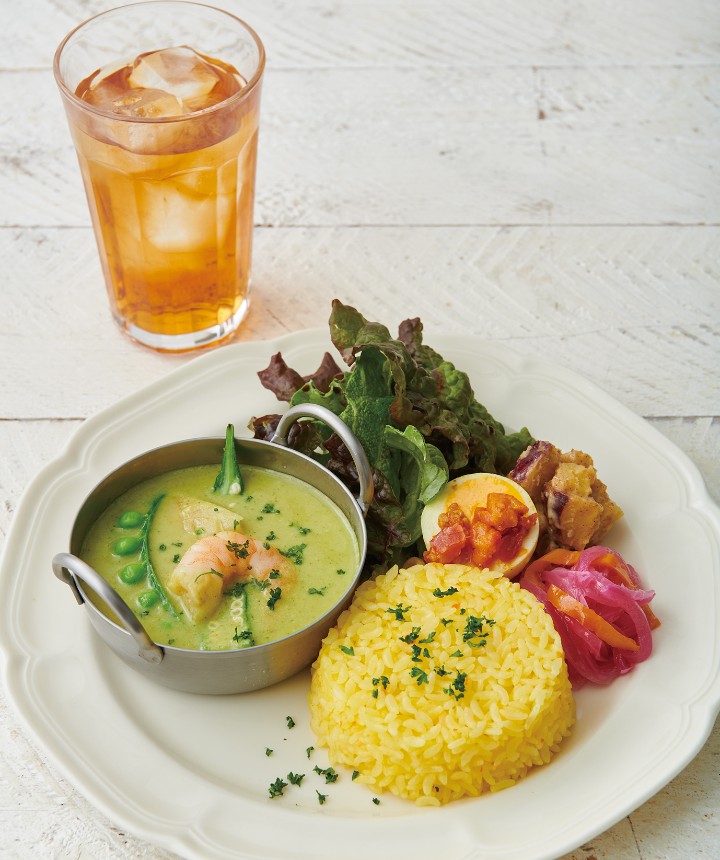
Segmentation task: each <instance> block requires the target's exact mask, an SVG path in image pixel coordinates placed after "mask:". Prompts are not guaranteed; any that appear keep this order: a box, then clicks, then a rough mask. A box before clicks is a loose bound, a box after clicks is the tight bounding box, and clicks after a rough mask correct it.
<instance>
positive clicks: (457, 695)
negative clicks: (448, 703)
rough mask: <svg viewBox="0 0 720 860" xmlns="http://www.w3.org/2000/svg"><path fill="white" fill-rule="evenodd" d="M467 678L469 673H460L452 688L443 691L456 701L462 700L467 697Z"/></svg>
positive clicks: (451, 685)
mask: <svg viewBox="0 0 720 860" xmlns="http://www.w3.org/2000/svg"><path fill="white" fill-rule="evenodd" d="M465 678H467V672H458V673H457V675H456V676H455V680H454V681H453V682H452V683H451V684H450V686H449V687H445V688H444V689H443V693H447V694H448V696H453V698H454V699H455V701H457V700H458V699H462V698H463V696H464V695H465Z"/></svg>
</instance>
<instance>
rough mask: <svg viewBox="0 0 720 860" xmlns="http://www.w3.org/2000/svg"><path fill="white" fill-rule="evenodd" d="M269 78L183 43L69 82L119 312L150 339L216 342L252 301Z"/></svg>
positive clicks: (169, 343) (176, 345) (170, 343)
mask: <svg viewBox="0 0 720 860" xmlns="http://www.w3.org/2000/svg"><path fill="white" fill-rule="evenodd" d="M143 5H148V6H150V5H152V6H155V5H158V6H159V5H168V6H169V5H182V6H188V5H192V4H185V3H183V4H143ZM127 8H133V7H127ZM117 11H121V10H117ZM214 11H217V10H214ZM100 17H102V16H100ZM259 84H260V78H259V75H256V76H255V79H254V80H248V78H247V77H244V76H243V74H241V72H240V71H239V70H238V69H237V68H236V67H235V66H234V65H233V64H231V63H230V62H226V61H225V60H224V59H218V58H216V57H215V56H212V55H208V54H206V53H203V52H201V51H200V49H198V50H196V49H194V48H192V47H189V46H188V45H184V44H183V45H179V46H172V47H167V48H159V49H156V50H149V51H143V52H142V53H140V54H138V55H137V56H135V57H134V58H131V59H130V60H126V61H123V60H114V61H113V62H111V63H109V64H108V65H105V66H103V67H102V68H99V69H97V70H95V71H92V73H91V74H89V75H87V76H85V77H84V78H83V79H82V80H80V81H79V83H77V85H76V86H74V87H73V89H72V91H71V92H72V95H71V96H68V95H67V94H65V93H63V95H64V97H65V105H66V110H67V112H68V119H69V123H70V128H71V132H72V135H73V140H74V142H75V147H76V150H77V154H78V158H79V162H80V167H81V171H82V175H83V180H84V183H85V189H86V193H87V197H88V201H89V204H90V210H91V213H92V219H93V226H94V228H95V233H96V238H97V242H98V246H99V249H100V258H101V260H102V264H103V269H104V274H105V279H106V282H107V286H108V293H109V296H110V302H111V306H112V310H113V314H114V316H115V318H116V319H117V320H118V322H119V323H120V325H121V326H123V327H124V328H125V329H126V330H127V331H128V332H129V333H130V334H131V335H132V336H133V337H135V338H136V339H137V340H139V341H141V342H142V343H145V344H147V345H149V346H152V347H154V348H157V349H166V350H182V349H192V348H195V347H198V346H203V345H207V344H209V343H214V342H217V341H218V340H220V339H222V338H223V337H225V336H227V335H228V334H230V333H231V332H232V331H233V330H234V329H235V328H236V327H237V325H238V324H239V322H240V320H241V319H242V317H243V316H244V314H245V312H246V309H247V302H248V287H249V281H250V263H251V249H252V228H253V216H252V213H253V199H254V185H255V182H254V180H255V163H256V152H257V135H258V113H259V97H260V85H259ZM61 89H62V87H61Z"/></svg>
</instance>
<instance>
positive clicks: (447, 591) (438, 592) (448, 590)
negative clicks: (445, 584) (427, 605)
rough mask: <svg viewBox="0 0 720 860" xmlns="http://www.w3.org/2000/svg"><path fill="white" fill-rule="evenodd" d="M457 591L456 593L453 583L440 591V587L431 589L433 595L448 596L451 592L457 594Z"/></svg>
mask: <svg viewBox="0 0 720 860" xmlns="http://www.w3.org/2000/svg"><path fill="white" fill-rule="evenodd" d="M457 593H458V590H457V588H455V586H454V585H451V586H450V588H447V589H445V591H442V589H440V588H436V589H434V590H433V597H449V596H450V595H451V594H457Z"/></svg>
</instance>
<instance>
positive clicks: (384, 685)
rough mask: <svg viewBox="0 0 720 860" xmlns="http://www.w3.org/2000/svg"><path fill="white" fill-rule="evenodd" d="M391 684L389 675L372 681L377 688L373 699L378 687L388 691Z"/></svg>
mask: <svg viewBox="0 0 720 860" xmlns="http://www.w3.org/2000/svg"><path fill="white" fill-rule="evenodd" d="M389 683H390V679H389V678H388V676H387V675H381V676H380V677H379V678H373V679H372V685H373V687H374V688H375V689H374V690H373V691H372V697H373V699H377V697H378V687H379V686H382V688H383V690H387V686H388V684H389ZM355 773H356V774H357V771H355ZM353 779H355V777H353Z"/></svg>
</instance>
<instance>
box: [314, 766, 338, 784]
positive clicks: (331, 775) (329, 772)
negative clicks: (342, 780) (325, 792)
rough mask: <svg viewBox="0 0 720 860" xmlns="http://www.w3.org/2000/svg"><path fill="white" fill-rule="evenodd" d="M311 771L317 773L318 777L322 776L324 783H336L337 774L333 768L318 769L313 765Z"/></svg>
mask: <svg viewBox="0 0 720 860" xmlns="http://www.w3.org/2000/svg"><path fill="white" fill-rule="evenodd" d="M313 770H314V771H315V773H319V774H320V776H324V777H325V782H337V778H338V774H337V771H336V770H335V768H334V767H318V766H317V765H315V767H314V768H313Z"/></svg>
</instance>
